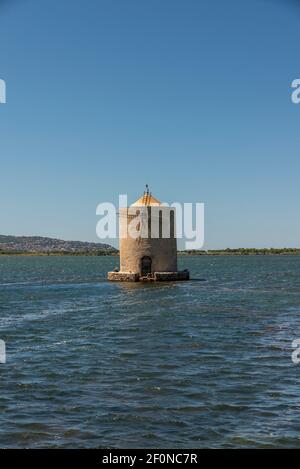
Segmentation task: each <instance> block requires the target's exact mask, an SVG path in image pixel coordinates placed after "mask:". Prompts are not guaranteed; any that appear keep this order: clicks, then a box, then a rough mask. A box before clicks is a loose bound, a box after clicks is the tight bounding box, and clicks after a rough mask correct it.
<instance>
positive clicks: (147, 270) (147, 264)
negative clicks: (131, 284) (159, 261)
mask: <svg viewBox="0 0 300 469" xmlns="http://www.w3.org/2000/svg"><path fill="white" fill-rule="evenodd" d="M151 264H152V261H151V257H149V256H144V257H142V268H141V271H142V276H145V275H148V274H151Z"/></svg>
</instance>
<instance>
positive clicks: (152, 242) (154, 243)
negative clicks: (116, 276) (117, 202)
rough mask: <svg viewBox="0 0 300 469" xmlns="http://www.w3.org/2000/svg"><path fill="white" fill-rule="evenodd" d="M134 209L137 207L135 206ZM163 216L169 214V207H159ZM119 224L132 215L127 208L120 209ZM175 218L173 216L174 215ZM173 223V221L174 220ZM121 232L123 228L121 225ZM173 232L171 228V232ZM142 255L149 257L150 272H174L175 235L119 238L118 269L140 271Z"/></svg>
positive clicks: (175, 258) (175, 268)
mask: <svg viewBox="0 0 300 469" xmlns="http://www.w3.org/2000/svg"><path fill="white" fill-rule="evenodd" d="M135 209H136V210H138V209H139V207H135ZM159 210H161V211H162V213H163V216H164V217H168V216H169V214H170V210H171V209H170V208H169V207H160V208H159ZM120 214H121V218H120V224H124V222H126V218H127V223H128V224H129V223H130V222H131V220H132V216H130V215H129V214H128V211H127V209H121V211H120ZM174 218H175V217H174ZM174 223H175V221H174ZM121 232H123V234H124V232H125V231H124V229H123V227H122V226H121ZM172 233H174V228H173V230H172V229H171V234H172ZM144 256H149V257H151V260H152V269H151V270H152V272H153V273H154V272H160V271H162V272H174V271H175V272H176V271H177V241H176V237H175V235H173V236H172V237H170V238H163V237H157V238H151V237H147V238H146V237H144V238H143V237H141V236H138V237H137V238H136V239H134V238H132V237H130V236H127V237H125V238H120V271H121V272H123V271H124V272H130V271H131V272H139V273H141V259H142V258H143V257H144Z"/></svg>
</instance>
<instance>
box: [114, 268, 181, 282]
mask: <svg viewBox="0 0 300 469" xmlns="http://www.w3.org/2000/svg"><path fill="white" fill-rule="evenodd" d="M107 278H108V280H110V281H112V282H151V281H152V282H174V281H178V280H189V279H190V273H189V271H188V270H181V271H177V272H154V273H153V274H148V275H146V276H142V275H140V274H139V273H138V272H108V274H107Z"/></svg>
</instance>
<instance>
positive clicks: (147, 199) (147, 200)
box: [132, 186, 161, 207]
mask: <svg viewBox="0 0 300 469" xmlns="http://www.w3.org/2000/svg"><path fill="white" fill-rule="evenodd" d="M142 205H161V202H160V201H159V200H157V199H156V198H155V197H153V195H152V194H151V192H149V189H148V186H146V190H145V192H144V194H143V195H142V197H140V198H139V199H138V200H136V202H134V204H132V206H133V207H140V206H142Z"/></svg>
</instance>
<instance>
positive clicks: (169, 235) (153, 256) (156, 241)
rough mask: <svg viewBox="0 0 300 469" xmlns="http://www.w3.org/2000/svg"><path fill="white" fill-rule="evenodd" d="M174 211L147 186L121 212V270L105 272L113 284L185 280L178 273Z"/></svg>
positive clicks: (180, 272)
mask: <svg viewBox="0 0 300 469" xmlns="http://www.w3.org/2000/svg"><path fill="white" fill-rule="evenodd" d="M175 216H176V213H175V208H173V207H166V206H163V205H162V204H161V202H160V201H159V200H157V199H156V198H155V197H153V196H152V194H151V193H150V192H149V189H148V186H146V190H145V192H144V194H143V196H142V197H141V198H140V199H138V200H137V201H136V202H135V203H134V204H132V205H131V206H130V207H127V208H123V209H120V212H119V221H120V270H119V271H118V272H115V271H114V272H108V279H109V280H113V281H129V282H130V281H133V282H136V281H140V280H149V281H151V280H153V281H171V280H172V281H173V280H188V279H189V272H188V271H187V270H184V271H178V270H177V240H176V229H175V224H176V219H175Z"/></svg>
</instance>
